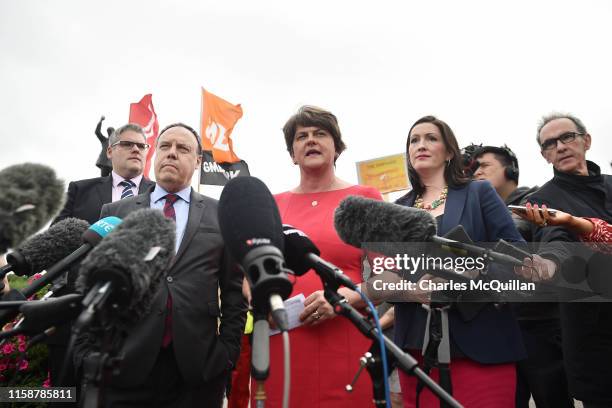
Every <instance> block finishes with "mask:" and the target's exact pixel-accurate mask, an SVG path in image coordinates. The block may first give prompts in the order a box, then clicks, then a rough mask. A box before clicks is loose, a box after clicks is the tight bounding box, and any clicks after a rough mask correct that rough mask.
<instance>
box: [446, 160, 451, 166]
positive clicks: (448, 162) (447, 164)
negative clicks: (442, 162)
mask: <svg viewBox="0 0 612 408" xmlns="http://www.w3.org/2000/svg"><path fill="white" fill-rule="evenodd" d="M448 166H450V159H448V160H447V161H446V167H448Z"/></svg>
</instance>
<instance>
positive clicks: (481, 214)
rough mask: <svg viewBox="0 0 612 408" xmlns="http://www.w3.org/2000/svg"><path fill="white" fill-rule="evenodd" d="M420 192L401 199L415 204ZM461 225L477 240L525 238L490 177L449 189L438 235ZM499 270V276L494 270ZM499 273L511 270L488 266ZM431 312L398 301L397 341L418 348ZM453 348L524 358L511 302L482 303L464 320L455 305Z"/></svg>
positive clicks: (497, 359)
mask: <svg viewBox="0 0 612 408" xmlns="http://www.w3.org/2000/svg"><path fill="white" fill-rule="evenodd" d="M415 199H416V197H415V194H414V192H413V191H412V192H410V193H408V194H406V195H405V196H403V197H402V198H400V199H398V200H397V204H401V205H405V206H410V207H411V206H412V205H413V204H414V201H415ZM456 225H463V227H464V228H465V230H466V232H467V233H468V235H469V236H470V238H472V240H473V241H475V242H495V241H497V240H499V239H504V240H506V241H510V242H512V241H523V239H522V238H521V236H520V234H519V233H518V231H517V230H516V227H515V226H514V223H513V221H512V217H511V216H510V212H509V211H508V210H507V208H506V206H505V205H504V202H503V201H502V200H501V198H500V197H499V195H497V193H496V192H495V190H494V189H493V187H492V186H491V184H490V183H489V182H488V181H472V182H470V183H469V184H467V185H465V186H463V187H460V188H451V187H449V189H448V198H447V200H446V207H445V209H444V216H443V218H442V225H441V228H439V231H438V235H444V234H446V233H447V232H448V231H449V230H450V229H451V228H453V227H455V226H456ZM495 272H497V276H494V275H496V273H495ZM489 273H490V275H493V276H494V277H495V278H500V279H507V278H509V277H511V276H512V271H508V270H499V269H498V270H497V271H495V268H493V266H492V269H490V270H489ZM426 319H427V313H426V312H425V311H424V309H423V308H422V307H421V305H420V304H415V303H398V304H396V307H395V342H396V343H397V344H398V345H399V346H400V347H403V348H405V349H412V350H420V349H421V347H422V345H423V335H424V332H425V323H426ZM449 331H450V337H451V348H452V349H454V350H456V349H457V348H458V349H459V350H458V351H459V352H460V353H462V354H464V355H466V356H467V357H469V358H471V359H472V360H475V361H477V362H479V363H483V364H494V363H505V362H510V361H517V360H520V359H522V358H525V357H526V356H525V349H524V346H523V340H522V337H521V332H520V330H519V326H518V323H517V322H516V319H515V317H514V314H513V312H512V310H511V308H510V307H509V306H508V305H505V306H501V307H500V308H499V309H497V308H496V307H494V306H493V305H488V306H486V307H484V308H483V309H482V310H481V311H480V313H479V314H478V315H477V316H476V317H475V318H474V319H473V320H471V321H465V320H464V319H463V318H462V317H461V316H460V314H459V313H458V312H457V309H456V308H452V309H451V310H450V312H449Z"/></svg>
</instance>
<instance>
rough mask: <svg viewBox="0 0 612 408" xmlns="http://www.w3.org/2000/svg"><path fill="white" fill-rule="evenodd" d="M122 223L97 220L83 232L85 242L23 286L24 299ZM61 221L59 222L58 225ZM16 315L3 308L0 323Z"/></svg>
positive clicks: (109, 219)
mask: <svg viewBox="0 0 612 408" xmlns="http://www.w3.org/2000/svg"><path fill="white" fill-rule="evenodd" d="M120 223H121V219H120V218H117V217H105V218H102V219H101V220H98V221H97V222H95V223H94V224H93V225H92V226H90V227H89V228H88V229H87V230H85V232H84V233H83V238H82V239H83V244H82V245H81V246H80V247H78V248H77V249H76V250H74V251H73V252H72V253H70V254H69V255H68V256H66V257H65V258H63V259H62V260H61V261H59V262H58V263H56V264H55V265H53V266H52V267H50V268H47V273H45V274H44V275H43V276H41V277H40V278H39V279H37V280H35V281H33V282H32V283H30V284H29V285H28V286H26V287H25V288H23V289H22V290H21V291H19V293H21V296H23V298H24V299H27V298H29V297H30V296H32V295H33V294H35V293H36V292H38V291H39V290H40V289H42V288H43V287H45V286H46V285H47V284H48V283H50V282H52V281H54V280H55V279H57V278H58V277H59V276H61V274H62V273H64V272H65V271H66V270H67V269H68V268H69V267H70V266H72V265H73V264H74V263H75V262H78V261H79V260H81V258H83V257H84V256H85V255H86V254H87V253H88V252H89V251H90V250H91V248H93V247H94V246H96V245H97V244H98V243H99V242H100V241H101V240H102V238H104V237H105V236H106V235H107V234H108V233H110V232H111V231H112V230H113V229H114V228H115V227H116V226H117V225H118V224H120ZM59 224H60V223H59V222H58V223H57V225H59ZM14 316H15V313H14V311H10V310H3V311H0V323H5V322H7V321H9V320H10V319H11V318H13V317H14Z"/></svg>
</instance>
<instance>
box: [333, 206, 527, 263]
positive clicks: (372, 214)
mask: <svg viewBox="0 0 612 408" xmlns="http://www.w3.org/2000/svg"><path fill="white" fill-rule="evenodd" d="M334 226H335V228H336V231H337V232H338V235H339V236H340V239H342V241H344V242H346V243H347V244H349V245H352V246H354V247H356V248H361V247H362V244H364V243H380V242H394V243H397V242H416V243H425V242H433V243H435V244H437V245H438V246H440V247H441V248H443V249H445V250H448V251H451V252H454V253H458V254H463V255H467V254H475V255H478V256H483V257H486V258H487V259H488V260H489V261H491V262H499V263H505V264H509V265H512V266H523V261H522V260H519V259H516V258H515V257H513V256H510V255H506V254H503V253H499V252H496V251H492V250H488V249H485V248H482V247H479V246H477V245H473V244H470V243H464V242H459V241H456V240H453V239H449V238H445V237H440V236H438V235H436V221H435V219H434V218H433V217H432V216H431V214H429V213H428V212H426V211H424V210H420V209H417V208H412V207H404V206H401V205H398V204H391V203H387V202H384V201H378V200H373V199H370V198H365V197H359V196H349V197H347V198H345V199H344V200H342V202H341V203H340V205H339V206H338V208H337V209H336V212H335V214H334Z"/></svg>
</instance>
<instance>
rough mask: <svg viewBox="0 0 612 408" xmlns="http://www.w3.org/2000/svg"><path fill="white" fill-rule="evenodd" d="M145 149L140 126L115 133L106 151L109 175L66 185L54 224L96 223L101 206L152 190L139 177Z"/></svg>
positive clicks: (122, 128)
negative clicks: (68, 220)
mask: <svg viewBox="0 0 612 408" xmlns="http://www.w3.org/2000/svg"><path fill="white" fill-rule="evenodd" d="M148 147H149V146H148V145H147V143H146V136H145V134H144V131H143V130H142V128H141V127H140V126H138V125H135V124H132V123H130V124H127V125H125V126H122V127H120V128H119V129H117V130H116V131H115V132H114V133H113V134H112V135H111V137H110V139H109V144H108V148H107V149H106V156H107V157H108V158H109V159H110V160H111V163H112V164H113V171H112V172H111V174H110V175H108V176H106V177H95V178H91V179H86V180H79V181H72V182H71V183H70V184H69V185H68V196H67V198H66V204H65V205H64V208H63V209H62V211H61V212H60V214H59V215H58V216H57V218H56V219H55V220H54V221H53V223H56V222H58V221H61V220H63V219H65V218H68V217H76V218H80V219H83V220H85V221H87V222H89V223H90V224H93V223H94V222H96V221H98V219H99V217H100V210H101V209H102V206H103V205H104V204H106V203H110V202H113V201H117V200H120V199H121V198H122V196H126V195H127V196H133V195H138V194H141V193H144V192H145V191H146V190H147V189H148V188H149V187H152V186H153V185H154V184H155V183H153V182H152V181H149V180H147V179H145V178H144V177H143V175H142V171H143V169H144V165H145V158H146V153H147V149H148Z"/></svg>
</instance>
